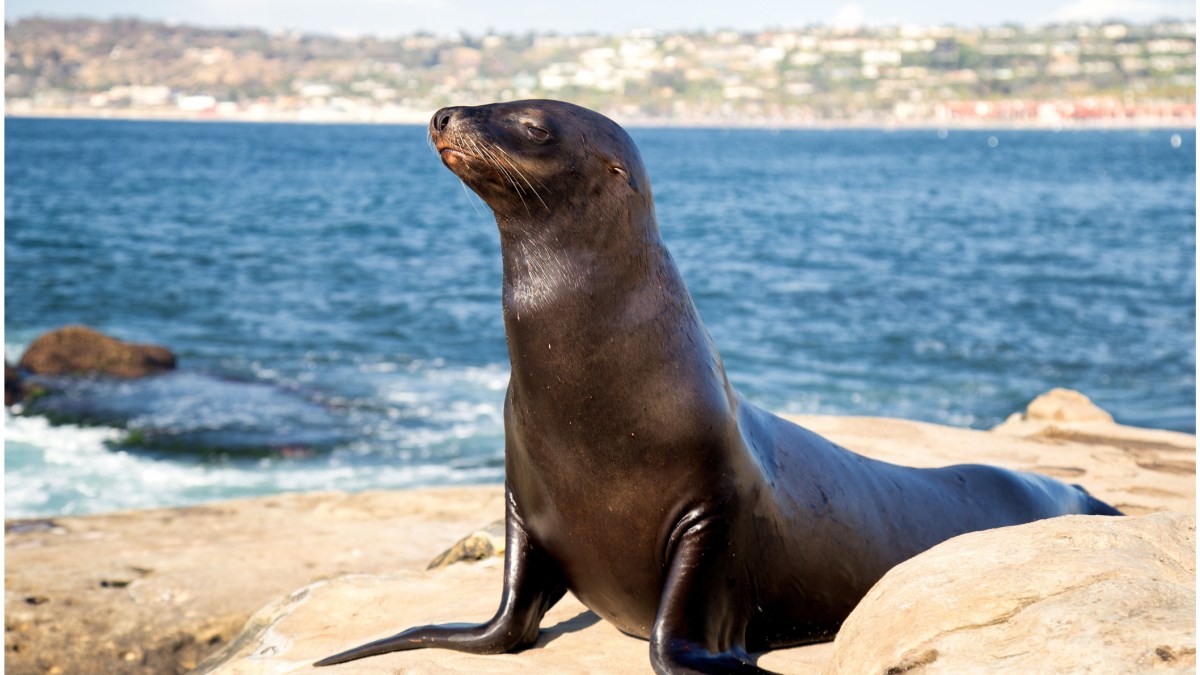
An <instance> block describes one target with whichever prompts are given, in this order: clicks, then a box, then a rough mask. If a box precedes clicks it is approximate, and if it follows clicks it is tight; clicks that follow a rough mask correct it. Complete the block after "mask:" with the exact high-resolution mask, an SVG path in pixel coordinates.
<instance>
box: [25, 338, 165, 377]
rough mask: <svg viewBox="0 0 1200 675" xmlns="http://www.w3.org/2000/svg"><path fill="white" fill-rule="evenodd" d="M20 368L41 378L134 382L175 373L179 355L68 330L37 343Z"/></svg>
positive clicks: (38, 339)
mask: <svg viewBox="0 0 1200 675" xmlns="http://www.w3.org/2000/svg"><path fill="white" fill-rule="evenodd" d="M18 365H19V366H20V367H21V368H24V369H26V370H28V371H30V372H32V373H36V374H38V375H80V374H90V373H98V374H102V375H111V376H114V377H123V378H132V377H142V376H145V375H153V374H155V373H161V372H165V371H168V370H173V369H174V368H175V355H174V354H172V353H171V350H169V349H167V348H166V347H160V346H158V345H145V344H134V343H131V342H123V341H121V340H117V339H115V338H111V337H109V336H107V335H105V334H103V333H101V332H99V331H96V330H93V329H91V328H87V327H86V326H67V327H65V328H60V329H58V330H53V331H50V332H49V333H46V334H44V335H42V336H40V337H38V338H37V339H36V340H34V341H33V343H32V344H30V345H29V348H28V349H26V350H25V354H24V355H22V356H21V361H20V363H19V364H18Z"/></svg>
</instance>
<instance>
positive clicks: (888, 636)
mask: <svg viewBox="0 0 1200 675" xmlns="http://www.w3.org/2000/svg"><path fill="white" fill-rule="evenodd" d="M1195 575H1196V520H1195V517H1194V516H1192V515H1185V514H1182V513H1169V512H1167V513H1157V514H1154V515H1150V516H1143V517H1139V518H1104V517H1098V516H1090V517H1089V516H1067V517H1063V518H1055V519H1051V520H1045V521H1040V522H1037V523H1031V524H1028V525H1021V526H1017V527H1008V528H1001V529H997V530H990V531H985V532H976V533H971V534H965V535H962V536H960V537H956V538H954V539H951V540H950V541H947V542H945V543H943V544H941V545H939V546H936V547H934V548H933V549H930V550H929V551H926V552H925V553H923V554H921V555H918V556H917V557H915V558H913V559H911V560H909V561H907V562H905V563H902V564H901V565H899V566H897V567H895V568H893V569H892V570H891V571H890V572H888V573H887V574H886V575H885V576H884V577H883V579H881V580H880V581H879V583H877V584H876V585H875V586H874V587H873V588H872V589H871V591H870V592H869V593H868V594H867V596H866V597H865V598H864V599H863V601H862V602H861V603H859V605H858V607H857V608H855V610H854V612H853V613H851V615H850V617H849V618H848V619H847V620H846V623H845V624H844V625H843V627H842V630H841V632H839V633H838V636H837V640H836V641H835V643H834V654H833V658H832V660H831V662H830V664H829V666H828V667H827V668H826V670H825V672H826V673H827V674H828V675H834V674H846V675H850V674H853V675H860V674H863V673H870V674H873V675H874V674H878V675H883V674H885V673H927V674H930V675H932V674H933V673H956V674H957V673H983V672H986V673H1022V674H1023V673H1082V672H1097V673H1099V672H1111V673H1134V672H1146V671H1150V670H1160V669H1187V670H1191V671H1194V669H1195V662H1196V633H1195V612H1196V581H1195Z"/></svg>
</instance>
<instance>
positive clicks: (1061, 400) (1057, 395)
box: [1025, 389, 1113, 422]
mask: <svg viewBox="0 0 1200 675" xmlns="http://www.w3.org/2000/svg"><path fill="white" fill-rule="evenodd" d="M1025 416H1026V417H1027V418H1029V419H1035V420H1052V421H1055V422H1087V421H1092V420H1100V421H1104V422H1111V421H1113V418H1112V415H1110V414H1108V412H1107V411H1105V410H1104V409H1102V408H1101V407H1100V406H1098V405H1096V404H1095V403H1092V400H1091V399H1090V398H1088V397H1087V396H1084V395H1083V394H1081V393H1079V392H1077V391H1074V390H1071V389H1051V390H1050V391H1048V392H1046V393H1044V394H1042V395H1041V396H1038V397H1037V398H1035V399H1033V401H1031V402H1030V403H1029V406H1028V407H1027V408H1025Z"/></svg>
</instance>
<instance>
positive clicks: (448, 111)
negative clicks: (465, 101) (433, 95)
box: [432, 106, 462, 134]
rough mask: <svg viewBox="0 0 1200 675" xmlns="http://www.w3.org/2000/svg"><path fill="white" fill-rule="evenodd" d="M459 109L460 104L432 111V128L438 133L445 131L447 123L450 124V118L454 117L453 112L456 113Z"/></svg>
mask: <svg viewBox="0 0 1200 675" xmlns="http://www.w3.org/2000/svg"><path fill="white" fill-rule="evenodd" d="M461 109H462V107H461V106H458V107H452V108H442V109H441V110H439V111H437V112H435V113H433V120H432V124H433V130H434V131H436V132H438V133H439V134H440V133H442V132H443V131H445V130H446V127H447V126H449V124H450V120H451V119H453V118H454V114H455V113H457V112H458V111H459V110H461Z"/></svg>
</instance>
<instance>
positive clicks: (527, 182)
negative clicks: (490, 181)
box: [491, 143, 550, 211]
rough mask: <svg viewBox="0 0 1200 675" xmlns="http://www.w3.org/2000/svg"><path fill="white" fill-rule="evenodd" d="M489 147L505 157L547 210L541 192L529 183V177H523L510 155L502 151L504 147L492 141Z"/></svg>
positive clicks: (547, 207) (547, 206)
mask: <svg viewBox="0 0 1200 675" xmlns="http://www.w3.org/2000/svg"><path fill="white" fill-rule="evenodd" d="M491 147H492V148H493V149H495V150H496V152H497V153H498V154H499V155H500V156H502V157H503V158H504V159H505V161H507V162H508V165H509V166H510V167H511V168H512V170H513V172H514V173H516V174H517V175H518V176H520V177H521V180H523V181H525V184H526V185H528V186H529V191H530V192H532V193H533V196H534V197H537V198H538V201H539V202H541V203H542V207H543V208H545V209H546V210H547V211H549V210H550V205H549V204H547V203H546V200H545V199H542V195H541V193H539V192H538V191H537V188H535V187H533V183H530V182H529V179H528V178H526V177H525V174H524V173H522V171H521V170H520V169H519V168H517V165H516V162H514V161H513V158H512V155H510V154H508V153H507V152H505V151H504V148H502V147H500V146H498V145H496V144H494V143H493V144H492V146H491ZM497 161H499V160H497ZM538 184H539V185H541V182H540V181H539V183H538ZM545 187H546V186H545V185H542V188H543V189H545Z"/></svg>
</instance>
